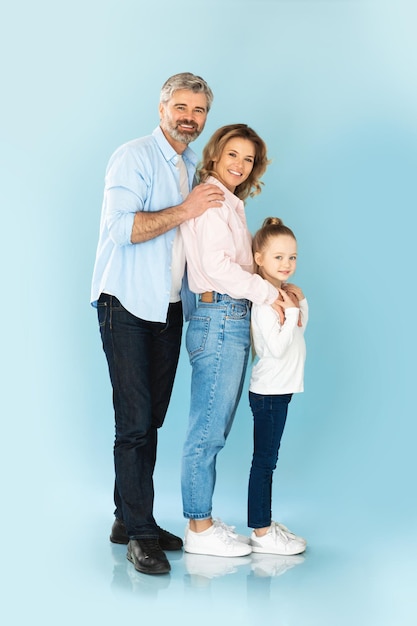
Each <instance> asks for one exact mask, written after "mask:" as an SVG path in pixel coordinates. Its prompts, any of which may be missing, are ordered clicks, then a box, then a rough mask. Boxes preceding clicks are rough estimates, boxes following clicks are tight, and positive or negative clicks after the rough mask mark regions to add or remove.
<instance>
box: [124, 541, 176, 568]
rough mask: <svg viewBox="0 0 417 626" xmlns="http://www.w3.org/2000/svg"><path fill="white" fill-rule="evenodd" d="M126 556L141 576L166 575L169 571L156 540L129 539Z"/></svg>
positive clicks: (167, 563)
mask: <svg viewBox="0 0 417 626" xmlns="http://www.w3.org/2000/svg"><path fill="white" fill-rule="evenodd" d="M126 556H127V558H128V560H129V561H130V562H131V563H133V565H134V566H135V569H136V570H137V571H138V572H142V574H168V572H169V571H170V569H171V566H170V564H169V561H168V559H167V557H166V556H165V553H164V552H163V551H162V550H161V548H160V547H159V543H158V540H157V539H131V540H130V541H129V543H128V545H127V555H126Z"/></svg>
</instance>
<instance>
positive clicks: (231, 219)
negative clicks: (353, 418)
mask: <svg viewBox="0 0 417 626" xmlns="http://www.w3.org/2000/svg"><path fill="white" fill-rule="evenodd" d="M267 165H268V160H267V154H266V146H265V143H264V142H263V140H262V139H261V138H260V137H259V136H258V135H257V134H256V133H255V131H254V130H252V129H251V128H249V127H248V126H247V125H246V124H232V125H228V126H223V127H222V128H219V129H218V130H217V131H216V132H215V133H214V135H213V136H212V138H211V139H210V141H209V142H208V144H207V146H206V147H205V148H204V151H203V160H202V165H201V167H200V168H199V177H200V182H203V183H204V182H206V183H212V184H215V185H218V186H219V187H220V188H221V189H222V191H223V192H224V194H225V200H224V202H223V204H222V206H221V207H220V208H212V209H209V210H208V211H206V212H205V213H204V214H203V215H201V216H200V217H198V218H196V219H193V220H189V221H188V222H185V223H184V224H182V225H181V233H182V236H183V240H184V246H185V251H186V257H187V267H188V279H189V284H190V288H191V290H192V291H194V292H195V293H196V294H199V295H198V304H197V306H196V309H195V310H194V312H193V314H192V316H191V319H190V323H189V326H188V329H187V335H186V345H187V350H188V353H189V357H190V362H191V365H192V381H191V402H190V415H189V427H188V431H187V435H186V441H185V444H184V453H183V464H182V479H181V485H182V498H183V509H184V511H183V512H184V517H185V518H186V519H188V520H189V524H188V526H187V529H186V532H185V540H184V549H185V550H186V551H187V552H193V553H196V554H211V555H216V556H244V555H246V554H249V553H250V552H251V548H250V545H249V539H248V538H246V537H243V536H241V535H237V534H236V533H235V532H234V530H233V527H230V526H227V525H226V524H224V523H223V522H221V521H220V520H214V519H213V518H212V497H213V492H214V486H215V480H216V458H217V454H218V453H219V452H220V450H221V449H222V448H223V446H224V445H225V442H226V438H227V436H228V434H229V432H230V429H231V427H232V423H233V419H234V416H235V413H236V408H237V405H238V402H239V399H240V395H241V392H242V386H243V381H244V376H245V370H246V366H247V361H248V355H249V348H250V302H256V303H258V304H272V303H274V302H275V301H276V300H277V298H278V291H277V289H276V288H275V287H274V286H273V285H271V284H270V283H269V282H268V281H266V280H264V279H263V278H261V277H260V276H259V275H257V274H254V273H253V272H254V265H253V256H252V237H251V234H250V233H249V230H248V228H247V224H246V217H245V211H244V200H246V199H247V198H248V197H249V196H254V195H256V194H258V193H259V192H260V191H261V183H260V178H261V177H262V175H263V174H264V172H265V170H266V167H267Z"/></svg>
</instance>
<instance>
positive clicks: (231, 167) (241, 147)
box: [213, 137, 256, 193]
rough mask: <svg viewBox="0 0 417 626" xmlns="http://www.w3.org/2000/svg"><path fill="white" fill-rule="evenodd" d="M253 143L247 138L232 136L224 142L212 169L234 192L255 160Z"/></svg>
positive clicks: (245, 177)
mask: <svg viewBox="0 0 417 626" xmlns="http://www.w3.org/2000/svg"><path fill="white" fill-rule="evenodd" d="M255 154H256V152H255V145H254V143H253V142H252V141H250V140H249V139H243V138H242V137H232V139H229V141H228V142H227V143H226V144H225V146H224V148H223V152H222V153H221V156H220V158H219V159H218V160H217V161H215V163H214V166H213V169H214V172H215V174H216V177H217V178H218V179H219V180H220V182H221V183H223V185H224V186H225V187H227V189H229V191H231V192H232V193H234V191H235V189H236V187H238V186H239V185H241V184H242V183H243V182H244V181H245V180H246V179H247V178H248V176H249V175H250V173H251V171H252V169H253V164H254V162H255Z"/></svg>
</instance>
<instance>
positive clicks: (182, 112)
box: [91, 73, 223, 574]
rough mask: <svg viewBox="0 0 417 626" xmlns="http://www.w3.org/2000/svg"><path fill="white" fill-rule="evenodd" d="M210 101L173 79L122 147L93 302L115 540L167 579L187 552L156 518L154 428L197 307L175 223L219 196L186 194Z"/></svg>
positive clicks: (111, 169)
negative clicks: (193, 145)
mask: <svg viewBox="0 0 417 626" xmlns="http://www.w3.org/2000/svg"><path fill="white" fill-rule="evenodd" d="M212 100H213V94H212V92H211V90H210V88H209V87H208V85H207V83H206V82H205V81H204V80H203V79H202V78H200V77H199V76H195V75H193V74H190V73H182V74H176V75H174V76H172V77H171V78H169V79H168V80H167V81H166V82H165V84H164V85H163V87H162V90H161V95H160V103H159V115H160V125H159V126H158V127H157V128H156V129H155V130H154V131H153V133H152V134H151V135H149V136H146V137H142V138H139V139H136V140H133V141H130V142H128V143H126V144H125V145H123V146H121V147H120V148H119V149H118V150H116V152H115V153H114V154H113V155H112V157H111V158H110V161H109V164H108V167H107V171H106V178H105V190H104V200H103V207H102V215H101V225H100V236H99V242H98V248H97V255H96V262H95V267H94V272H93V281H92V292H91V303H92V304H93V306H96V307H97V310H98V320H99V326H100V333H101V338H102V343H103V349H104V352H105V354H106V358H107V363H108V367H109V373H110V380H111V383H112V387H113V406H114V413H115V443H114V464H115V488H114V499H115V506H116V509H115V518H116V519H115V522H114V524H113V527H112V533H111V536H110V540H111V541H113V542H115V543H126V544H128V548H127V558H128V559H129V560H130V561H131V562H132V563H133V564H134V566H135V568H136V569H137V570H138V571H140V572H143V573H147V574H163V573H167V572H168V571H169V570H170V564H169V562H168V560H167V558H166V555H165V553H164V550H179V549H181V547H182V540H181V539H180V538H179V537H175V536H174V535H172V534H171V533H169V532H167V531H165V530H163V529H162V528H160V527H159V526H158V525H157V523H156V521H155V519H154V517H153V500H154V487H153V472H154V466H155V460H156V448H157V429H158V428H160V427H161V426H162V424H163V422H164V419H165V414H166V411H167V408H168V404H169V400H170V396H171V391H172V386H173V382H174V376H175V371H176V367H177V363H178V357H179V350H180V343H181V333H182V325H183V303H184V305H185V308H184V312H185V313H187V307H188V308H190V306H191V303H190V297H191V293H190V291H189V290H188V287H187V281H186V276H185V274H184V268H185V257H184V252H183V247H182V240H181V237H180V232H179V228H177V227H178V226H179V224H181V223H182V222H183V221H185V220H187V219H190V218H193V217H198V216H199V215H201V214H202V213H203V212H204V211H206V210H207V209H208V208H210V207H218V206H220V203H221V201H222V200H223V196H222V194H221V193H219V188H218V187H216V186H214V185H197V186H196V187H195V188H194V189H193V190H192V191H190V192H189V189H190V183H191V182H192V180H193V176H194V173H195V166H196V161H197V159H196V155H195V154H194V152H192V150H191V149H190V148H189V147H188V144H189V143H190V142H191V141H193V140H195V139H196V138H197V137H198V136H199V135H200V133H201V132H202V130H203V128H204V125H205V122H206V118H207V114H208V112H209V110H210V106H211V104H212ZM182 157H183V161H182V160H181V158H182ZM184 164H185V168H186V169H185V170H184V167H183V166H184ZM181 168H182V170H183V177H182V178H183V181H182V182H183V185H182V193H181V191H180V189H181V188H180V183H181ZM184 181H185V185H184ZM183 279H184V280H183ZM187 302H188V304H187Z"/></svg>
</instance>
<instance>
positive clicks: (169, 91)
mask: <svg viewBox="0 0 417 626" xmlns="http://www.w3.org/2000/svg"><path fill="white" fill-rule="evenodd" d="M178 89H189V90H190V91H193V92H194V93H203V94H204V95H205V96H206V98H207V113H208V112H209V111H210V107H211V105H212V102H213V97H214V96H213V92H212V91H211V89H210V87H209V86H208V85H207V83H206V81H205V80H204V79H203V78H201V76H196V75H195V74H191V73H190V72H182V73H181V74H174V76H171V77H170V78H168V80H166V81H165V83H164V84H163V85H162V89H161V95H160V98H159V102H162V103H163V104H166V103H167V102H168V101H169V100H171V98H172V95H173V93H174V91H177V90H178Z"/></svg>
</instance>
